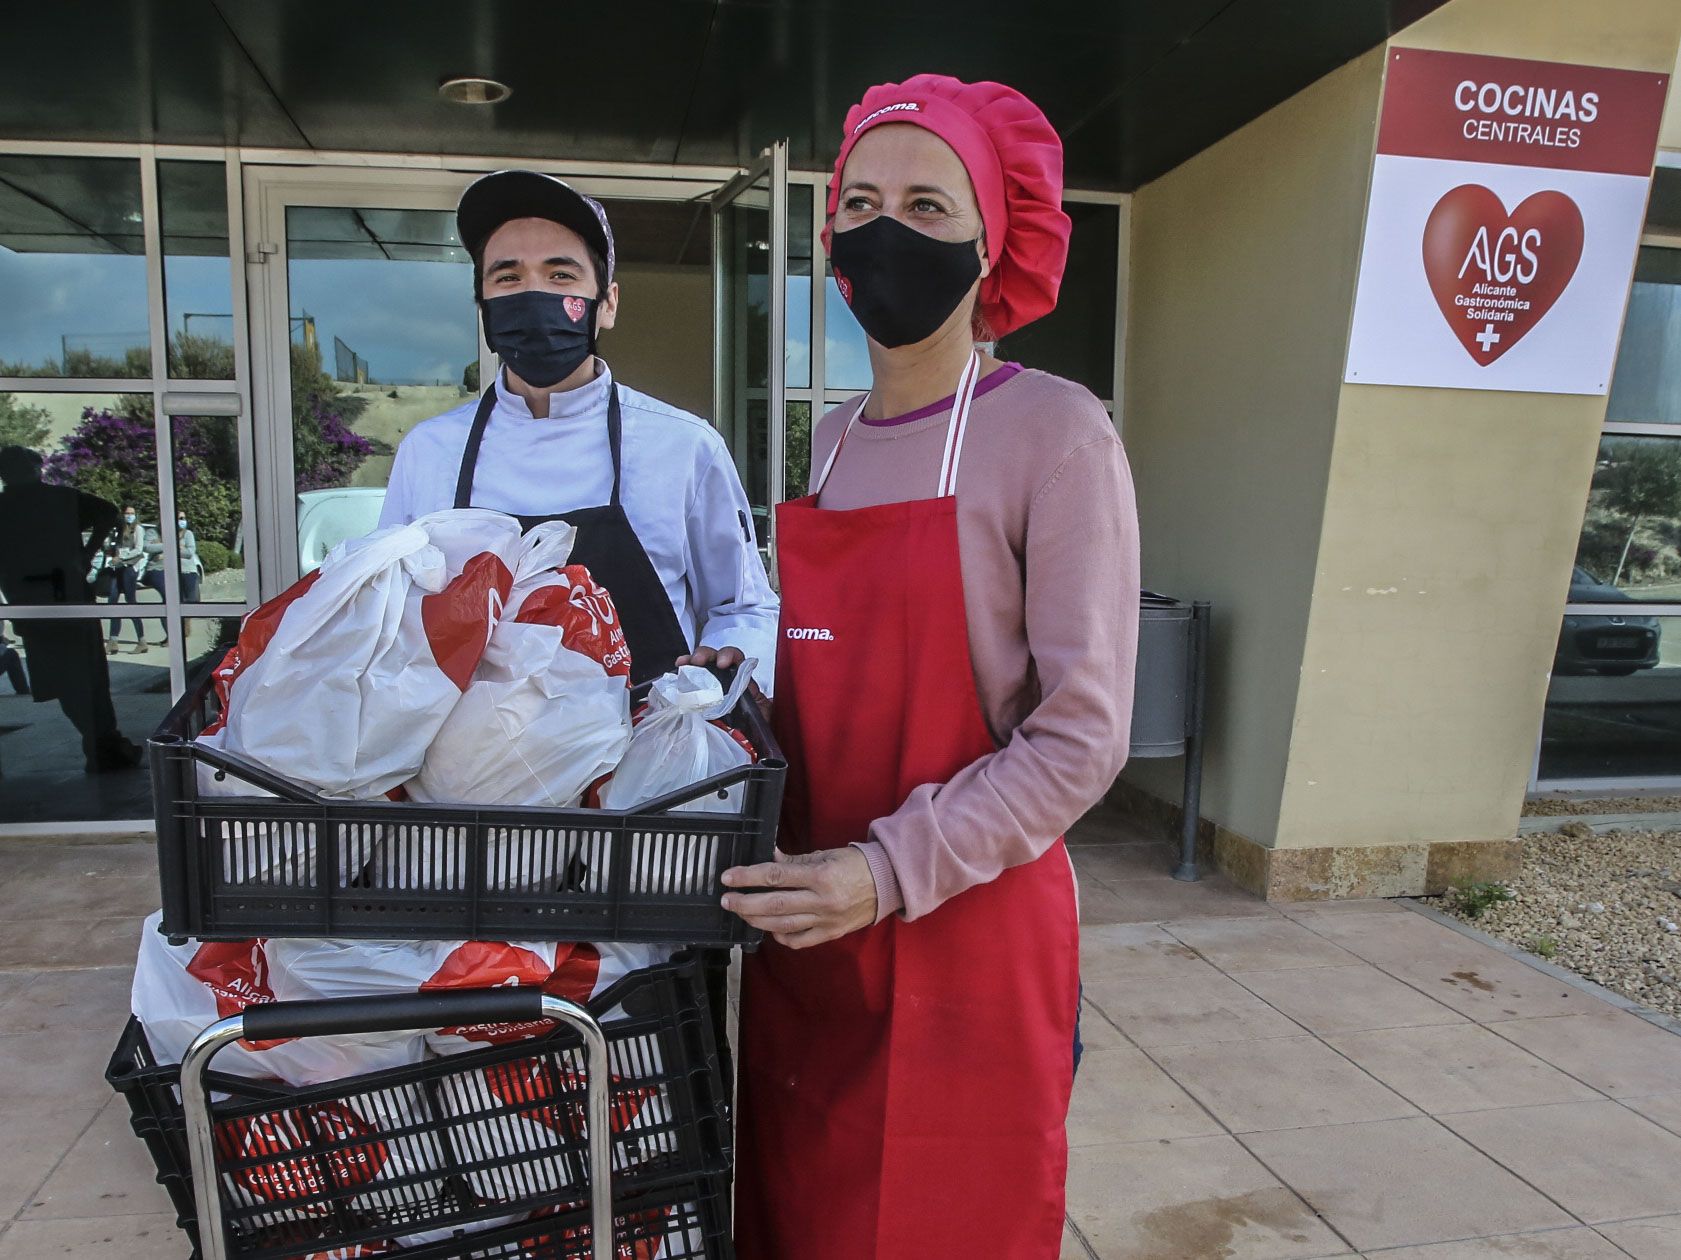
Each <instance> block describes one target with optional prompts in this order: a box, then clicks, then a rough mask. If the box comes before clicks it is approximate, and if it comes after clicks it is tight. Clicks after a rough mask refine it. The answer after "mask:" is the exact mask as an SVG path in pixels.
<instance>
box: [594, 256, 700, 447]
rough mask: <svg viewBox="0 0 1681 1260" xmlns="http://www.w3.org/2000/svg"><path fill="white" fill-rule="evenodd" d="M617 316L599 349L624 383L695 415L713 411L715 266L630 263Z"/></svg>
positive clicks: (622, 281)
mask: <svg viewBox="0 0 1681 1260" xmlns="http://www.w3.org/2000/svg"><path fill="white" fill-rule="evenodd" d="M618 279H619V318H618V322H617V323H616V324H615V325H614V326H613V329H612V331H610V332H607V333H604V334H603V335H602V338H601V354H602V357H603V358H605V359H606V360H607V361H608V362H609V363H611V364H612V365H613V370H614V371H615V372H616V373H618V375H619V376H620V378H621V379H623V381H624V382H625V384H626V385H629V386H631V387H632V388H635V389H639V390H641V391H642V392H643V393H645V394H652V395H654V396H655V397H656V398H661V399H664V400H665V401H666V402H668V403H670V404H671V405H672V406H673V407H681V408H682V409H683V410H685V411H692V412H694V413H695V414H696V415H700V416H706V417H710V416H711V414H712V271H711V269H710V268H708V267H674V266H663V265H656V264H652V263H639V264H632V263H626V264H624V265H623V266H621V267H620V268H619V273H618Z"/></svg>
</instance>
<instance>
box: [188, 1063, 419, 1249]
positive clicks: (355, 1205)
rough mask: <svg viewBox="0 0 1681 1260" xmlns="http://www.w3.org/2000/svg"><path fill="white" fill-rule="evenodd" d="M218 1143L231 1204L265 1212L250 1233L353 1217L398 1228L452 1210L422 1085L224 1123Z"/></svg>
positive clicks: (252, 1221)
mask: <svg viewBox="0 0 1681 1260" xmlns="http://www.w3.org/2000/svg"><path fill="white" fill-rule="evenodd" d="M216 1143H217V1146H218V1151H219V1155H220V1159H219V1160H218V1163H219V1164H220V1165H221V1168H222V1173H221V1176H222V1183H223V1185H224V1186H225V1187H226V1188H227V1190H228V1192H229V1194H230V1196H231V1197H232V1198H233V1199H234V1201H235V1202H236V1203H240V1204H241V1205H242V1206H246V1207H254V1208H258V1209H261V1210H262V1211H261V1212H260V1214H259V1215H257V1216H256V1217H254V1218H250V1219H249V1220H248V1224H249V1225H251V1226H256V1227H259V1228H260V1227H261V1226H263V1225H267V1224H280V1223H283V1222H287V1221H296V1220H302V1219H311V1218H326V1217H331V1216H334V1215H335V1213H339V1214H342V1213H343V1212H344V1211H347V1210H348V1211H353V1212H355V1213H357V1214H358V1215H363V1216H366V1217H369V1218H372V1219H373V1220H374V1221H382V1222H387V1223H389V1224H391V1225H393V1226H395V1225H400V1224H401V1223H403V1222H405V1221H409V1220H413V1219H415V1218H416V1217H417V1216H422V1217H423V1216H426V1215H435V1214H436V1213H437V1211H438V1210H439V1209H440V1208H441V1207H445V1206H447V1202H446V1200H445V1191H444V1177H445V1175H446V1170H447V1169H448V1164H447V1162H446V1156H445V1154H444V1150H443V1147H442V1145H441V1144H440V1141H439V1138H438V1134H437V1124H436V1121H435V1120H434V1118H433V1116H432V1112H431V1110H430V1105H429V1104H428V1102H427V1099H426V1095H425V1091H424V1090H423V1089H421V1088H420V1087H419V1086H418V1085H404V1086H397V1087H393V1088H389V1089H384V1090H381V1091H379V1092H377V1093H366V1094H354V1095H351V1096H350V1097H348V1098H346V1099H343V1100H329V1101H324V1102H313V1103H304V1104H301V1105H298V1106H293V1107H283V1108H278V1109H276V1110H274V1111H265V1112H261V1113H259V1114H257V1115H254V1116H243V1117H238V1118H235V1119H231V1120H226V1121H223V1122H222V1123H220V1124H218V1125H217V1126H216ZM329 1254H330V1253H329Z"/></svg>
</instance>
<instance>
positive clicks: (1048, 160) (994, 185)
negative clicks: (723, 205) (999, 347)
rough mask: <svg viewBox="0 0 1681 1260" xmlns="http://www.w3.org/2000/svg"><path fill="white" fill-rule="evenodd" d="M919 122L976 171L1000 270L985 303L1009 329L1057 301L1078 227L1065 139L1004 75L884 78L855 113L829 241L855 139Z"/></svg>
mask: <svg viewBox="0 0 1681 1260" xmlns="http://www.w3.org/2000/svg"><path fill="white" fill-rule="evenodd" d="M884 123H912V124H915V125H916V126H918V127H925V128H927V129H928V130H929V131H932V132H933V133H934V134H935V135H937V136H939V137H940V139H942V140H944V141H945V142H946V143H947V144H949V145H950V146H951V147H952V149H953V150H954V151H955V152H956V154H957V156H958V157H959V158H960V159H961V160H962V162H963V165H964V167H965V168H966V169H967V170H968V172H969V181H970V183H972V184H973V185H974V188H975V197H976V200H978V201H979V202H980V208H981V221H982V222H983V223H984V224H985V225H986V252H987V257H988V259H989V260H990V261H991V263H992V270H991V272H989V273H988V275H987V277H986V279H984V280H983V281H981V292H980V310H981V316H982V318H983V319H985V320H986V323H987V326H988V327H989V328H990V329H991V330H992V332H993V334H994V335H996V336H999V337H1002V336H1003V335H1004V334H1006V333H1009V332H1013V331H1014V330H1016V329H1017V328H1020V327H1021V326H1022V325H1024V324H1030V323H1032V322H1033V321H1034V320H1036V319H1038V318H1039V317H1040V316H1041V315H1045V314H1048V313H1049V312H1050V311H1051V310H1052V309H1054V308H1055V306H1056V295H1057V290H1058V289H1059V288H1060V287H1061V285H1062V270H1063V267H1064V265H1065V264H1066V263H1067V261H1068V235H1069V231H1070V228H1071V225H1070V223H1069V221H1068V216H1067V215H1066V214H1064V213H1063V212H1062V140H1061V138H1060V137H1058V135H1057V134H1056V130H1055V129H1054V128H1053V127H1052V126H1051V124H1050V122H1049V121H1047V120H1046V118H1045V115H1044V114H1043V113H1042V112H1041V111H1040V109H1039V107H1038V106H1037V105H1035V104H1034V103H1033V102H1032V101H1030V100H1028V99H1027V98H1026V97H1025V96H1023V95H1022V94H1021V93H1020V92H1018V91H1016V90H1015V89H1014V88H1012V87H1006V86H1004V84H1002V83H965V82H963V81H962V80H961V79H954V78H952V77H951V76H950V75H946V74H919V75H915V76H913V77H912V78H909V79H906V80H905V81H904V82H903V83H881V84H877V85H876V86H875V87H873V88H871V89H870V90H869V91H867V92H865V93H864V99H863V100H861V101H859V102H858V104H856V105H854V106H853V107H852V108H851V109H850V110H848V111H847V115H846V138H845V139H844V140H843V141H842V142H841V150H840V156H839V157H837V158H836V159H835V173H834V175H833V176H832V177H831V178H830V180H829V208H828V218H829V220H830V224H831V226H830V227H827V228H825V229H824V231H823V243H824V245H825V247H827V245H828V243H829V237H830V235H831V233H832V232H833V230H834V229H833V226H832V224H833V221H834V217H835V208H836V206H837V205H838V204H839V202H840V188H841V172H842V170H844V169H845V167H846V159H847V156H848V155H849V154H850V153H851V152H852V146H853V145H855V144H857V143H858V137H860V136H862V135H863V134H864V133H865V132H866V131H869V130H870V129H871V128H872V127H879V126H881V125H882V124H884Z"/></svg>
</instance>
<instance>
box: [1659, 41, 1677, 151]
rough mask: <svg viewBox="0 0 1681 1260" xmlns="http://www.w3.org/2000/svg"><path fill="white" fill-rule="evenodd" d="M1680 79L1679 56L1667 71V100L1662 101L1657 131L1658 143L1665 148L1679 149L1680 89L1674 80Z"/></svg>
mask: <svg viewBox="0 0 1681 1260" xmlns="http://www.w3.org/2000/svg"><path fill="white" fill-rule="evenodd" d="M1677 79H1681V56H1677V57H1676V59H1675V68H1674V69H1673V70H1671V71H1670V72H1669V100H1668V101H1666V102H1665V103H1664V111H1663V129H1662V130H1661V131H1660V132H1659V133H1658V145H1659V147H1660V148H1665V149H1681V91H1678V90H1677V89H1676V87H1675V81H1676V80H1677Z"/></svg>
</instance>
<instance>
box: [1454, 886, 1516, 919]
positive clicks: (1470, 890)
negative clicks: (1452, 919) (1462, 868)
mask: <svg viewBox="0 0 1681 1260" xmlns="http://www.w3.org/2000/svg"><path fill="white" fill-rule="evenodd" d="M1516 898H1517V894H1516V893H1514V892H1513V891H1512V890H1511V889H1510V888H1508V887H1506V885H1504V884H1496V883H1475V882H1473V881H1471V880H1469V879H1462V880H1460V881H1459V882H1458V883H1456V884H1454V886H1453V903H1454V905H1455V906H1457V907H1458V909H1459V910H1460V911H1462V912H1463V913H1464V915H1465V917H1466V918H1467V919H1480V918H1482V917H1483V915H1484V914H1485V913H1486V912H1487V911H1488V909H1489V908H1490V907H1491V906H1497V905H1499V904H1500V903H1501V902H1502V901H1513V900H1516Z"/></svg>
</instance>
